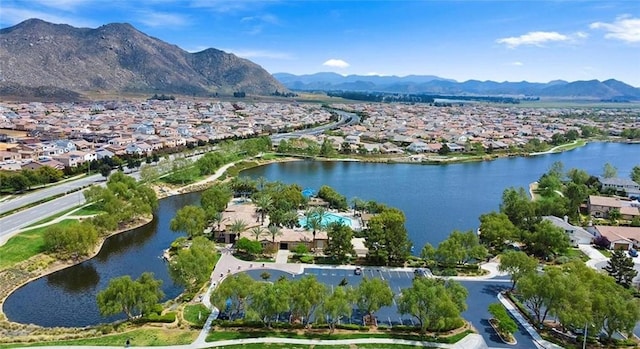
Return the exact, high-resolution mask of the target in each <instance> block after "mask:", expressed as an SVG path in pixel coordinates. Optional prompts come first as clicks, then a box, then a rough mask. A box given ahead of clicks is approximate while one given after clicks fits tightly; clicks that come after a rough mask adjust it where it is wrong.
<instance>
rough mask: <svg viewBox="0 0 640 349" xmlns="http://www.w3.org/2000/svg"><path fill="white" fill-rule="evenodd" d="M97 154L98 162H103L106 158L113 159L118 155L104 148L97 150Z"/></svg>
mask: <svg viewBox="0 0 640 349" xmlns="http://www.w3.org/2000/svg"><path fill="white" fill-rule="evenodd" d="M95 153H96V157H97V158H98V160H101V159H104V158H112V157H113V156H114V155H116V154H114V153H113V152H111V151H109V150H107V149H104V148H100V149H98V150H96V151H95Z"/></svg>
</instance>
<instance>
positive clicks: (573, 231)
mask: <svg viewBox="0 0 640 349" xmlns="http://www.w3.org/2000/svg"><path fill="white" fill-rule="evenodd" d="M542 218H543V219H545V220H547V221H549V222H551V223H552V224H553V225H555V226H556V227H558V228H561V229H562V230H564V232H565V233H566V234H567V236H568V237H569V241H570V242H571V246H573V247H578V245H588V244H591V241H592V240H593V234H591V233H589V232H588V231H586V230H585V229H583V228H582V227H578V226H575V225H572V224H570V223H569V222H568V219H567V216H565V217H564V219H563V218H559V217H555V216H544V217H542Z"/></svg>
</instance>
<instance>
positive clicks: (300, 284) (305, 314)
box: [290, 275, 327, 326]
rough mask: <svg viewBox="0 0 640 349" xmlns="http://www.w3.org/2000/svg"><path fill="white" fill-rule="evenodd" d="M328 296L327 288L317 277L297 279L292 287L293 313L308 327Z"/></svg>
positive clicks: (310, 276) (309, 276)
mask: <svg viewBox="0 0 640 349" xmlns="http://www.w3.org/2000/svg"><path fill="white" fill-rule="evenodd" d="M326 296H327V287H326V286H325V285H324V284H323V283H321V282H319V281H318V280H317V279H316V277H315V276H313V275H308V276H305V277H303V278H301V279H297V280H296V281H294V282H292V285H291V293H290V297H291V303H290V305H291V313H292V314H293V315H294V316H295V317H296V318H302V323H303V324H306V325H307V326H308V325H309V320H310V319H311V318H312V317H314V314H315V313H316V311H317V310H318V308H319V307H320V306H321V305H322V303H323V302H324V300H325V298H326Z"/></svg>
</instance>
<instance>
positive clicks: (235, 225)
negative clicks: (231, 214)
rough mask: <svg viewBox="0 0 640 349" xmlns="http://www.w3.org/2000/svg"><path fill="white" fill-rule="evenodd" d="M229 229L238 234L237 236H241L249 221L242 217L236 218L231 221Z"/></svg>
mask: <svg viewBox="0 0 640 349" xmlns="http://www.w3.org/2000/svg"><path fill="white" fill-rule="evenodd" d="M227 229H228V230H229V231H230V232H231V233H232V234H236V236H237V237H240V234H241V233H242V232H244V231H245V230H247V223H246V222H245V221H243V220H241V219H235V220H234V221H233V222H231V224H230V225H229V226H228V227H227Z"/></svg>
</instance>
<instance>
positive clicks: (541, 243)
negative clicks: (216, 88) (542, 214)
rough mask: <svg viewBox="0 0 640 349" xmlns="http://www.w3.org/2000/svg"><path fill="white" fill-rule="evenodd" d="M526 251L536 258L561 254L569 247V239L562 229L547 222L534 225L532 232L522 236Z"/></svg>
mask: <svg viewBox="0 0 640 349" xmlns="http://www.w3.org/2000/svg"><path fill="white" fill-rule="evenodd" d="M523 242H524V243H525V244H526V246H527V251H529V252H530V253H531V254H533V255H536V256H538V257H548V256H551V255H558V254H561V253H563V252H564V251H566V250H567V248H569V247H570V243H569V237H568V236H567V234H566V233H565V232H564V230H563V229H562V228H559V227H557V226H555V225H554V224H553V223H551V222H550V221H548V220H543V221H541V222H540V223H538V224H536V225H535V227H534V231H533V232H532V233H530V234H525V235H524V236H523Z"/></svg>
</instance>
